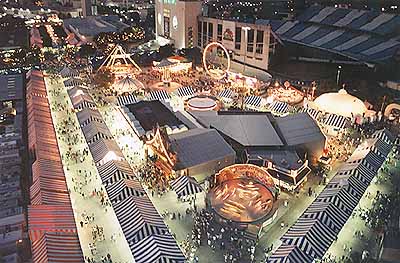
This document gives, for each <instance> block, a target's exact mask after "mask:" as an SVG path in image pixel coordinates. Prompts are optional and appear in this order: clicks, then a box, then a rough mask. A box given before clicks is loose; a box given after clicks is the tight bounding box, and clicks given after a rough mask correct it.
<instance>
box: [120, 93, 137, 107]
mask: <svg viewBox="0 0 400 263" xmlns="http://www.w3.org/2000/svg"><path fill="white" fill-rule="evenodd" d="M117 100H118V106H121V107H122V106H125V105H128V104H135V103H136V102H138V99H137V98H136V96H135V95H133V94H128V95H121V96H118V97H117Z"/></svg>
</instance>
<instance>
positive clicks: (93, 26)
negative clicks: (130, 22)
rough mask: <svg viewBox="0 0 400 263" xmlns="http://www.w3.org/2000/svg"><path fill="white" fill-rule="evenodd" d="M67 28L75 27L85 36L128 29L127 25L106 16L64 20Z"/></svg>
mask: <svg viewBox="0 0 400 263" xmlns="http://www.w3.org/2000/svg"><path fill="white" fill-rule="evenodd" d="M64 24H65V26H66V27H67V28H69V27H73V28H75V29H77V30H78V31H79V33H80V34H82V35H85V36H92V37H94V36H96V35H97V34H99V33H102V32H105V33H108V32H117V31H120V30H121V29H123V28H125V27H127V25H126V24H124V23H122V22H119V21H116V20H113V19H111V18H110V17H106V16H96V17H94V16H90V17H85V18H82V17H75V18H68V19H64Z"/></svg>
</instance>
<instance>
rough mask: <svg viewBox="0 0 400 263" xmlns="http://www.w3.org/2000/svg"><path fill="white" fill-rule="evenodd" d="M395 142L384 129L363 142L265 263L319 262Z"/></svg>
mask: <svg viewBox="0 0 400 263" xmlns="http://www.w3.org/2000/svg"><path fill="white" fill-rule="evenodd" d="M394 139H395V138H394V137H393V135H392V134H391V133H390V132H389V131H387V130H385V129H384V130H379V131H376V132H375V133H374V134H373V136H372V137H371V138H369V139H366V140H365V141H364V142H363V143H362V144H361V145H360V146H359V147H358V148H357V149H356V150H355V151H354V153H353V154H352V155H351V157H350V158H349V159H348V160H347V161H346V163H345V164H344V165H343V166H341V167H340V169H339V170H338V171H337V173H336V175H335V176H334V177H333V178H332V180H331V181H330V182H329V183H328V185H327V186H326V187H325V189H324V190H323V191H322V192H321V193H320V194H319V195H318V196H317V198H316V199H315V200H314V202H313V203H312V204H311V205H310V206H309V207H308V208H307V209H306V211H305V212H304V213H303V214H302V215H301V216H300V217H299V219H298V220H297V221H296V223H295V224H294V225H293V226H292V227H291V228H290V229H289V230H288V231H287V232H286V233H285V234H284V235H283V236H282V238H281V242H282V244H281V245H280V246H279V247H278V249H277V250H276V251H275V252H274V253H273V255H272V256H271V257H270V258H269V259H268V262H270V263H278V262H292V263H307V262H308V263H311V262H315V259H321V258H322V257H323V256H324V254H325V253H326V251H327V250H328V248H329V247H330V246H331V244H332V243H333V241H334V240H335V239H336V237H337V236H338V234H339V232H340V231H341V229H342V228H343V226H344V225H345V224H346V222H347V220H348V219H349V217H350V215H351V214H352V213H353V211H354V209H355V208H356V207H357V205H358V203H359V201H360V199H361V197H362V196H363V195H364V192H365V191H366V189H367V188H368V186H369V185H370V183H371V181H372V180H373V178H374V177H375V176H376V175H377V173H378V171H379V169H380V168H381V167H382V165H383V163H384V162H385V161H386V159H387V157H388V155H389V154H390V152H391V149H392V148H393V142H394Z"/></svg>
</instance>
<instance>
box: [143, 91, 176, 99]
mask: <svg viewBox="0 0 400 263" xmlns="http://www.w3.org/2000/svg"><path fill="white" fill-rule="evenodd" d="M147 98H148V99H149V100H170V99H171V96H170V95H169V94H168V92H167V91H165V90H154V91H151V92H150V93H149V94H147Z"/></svg>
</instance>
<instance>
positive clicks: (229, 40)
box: [222, 21, 235, 50]
mask: <svg viewBox="0 0 400 263" xmlns="http://www.w3.org/2000/svg"><path fill="white" fill-rule="evenodd" d="M222 44H223V45H224V46H225V48H227V49H230V50H233V49H234V48H235V22H232V21H223V23H222Z"/></svg>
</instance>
